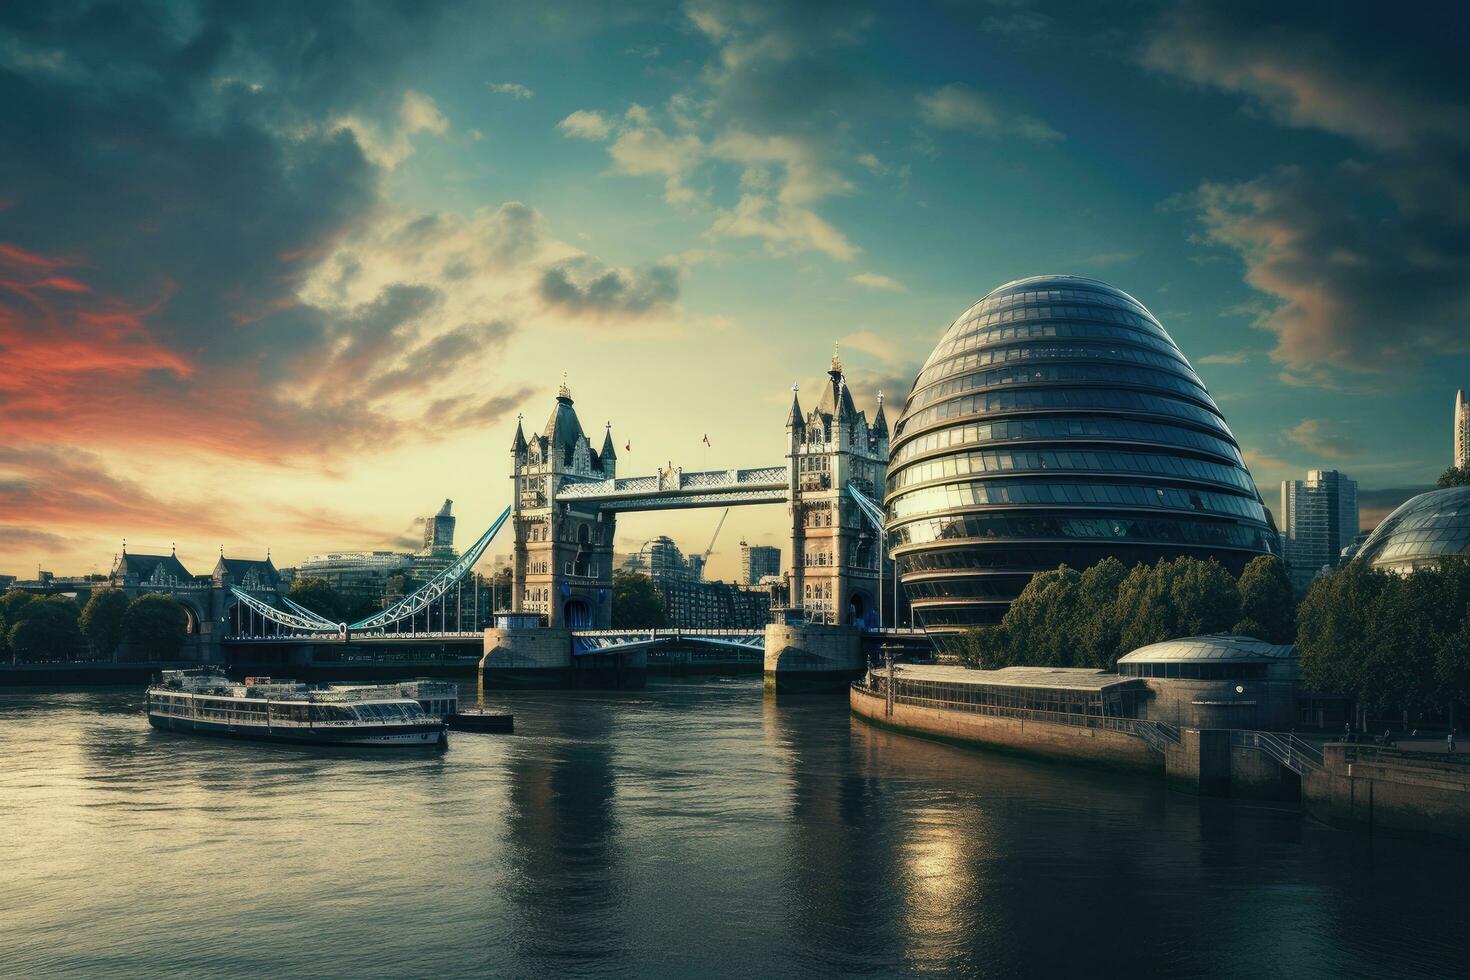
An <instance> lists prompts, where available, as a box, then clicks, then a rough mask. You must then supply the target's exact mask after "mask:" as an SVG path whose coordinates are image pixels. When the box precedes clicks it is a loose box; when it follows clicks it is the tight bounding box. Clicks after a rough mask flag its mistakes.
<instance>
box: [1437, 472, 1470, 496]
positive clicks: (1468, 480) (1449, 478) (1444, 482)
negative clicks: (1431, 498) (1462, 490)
mask: <svg viewBox="0 0 1470 980" xmlns="http://www.w3.org/2000/svg"><path fill="white" fill-rule="evenodd" d="M1438 486H1439V488H1440V489H1441V490H1443V489H1444V488H1446V487H1464V486H1470V466H1451V467H1450V468H1449V469H1447V470H1445V471H1444V472H1443V473H1441V474H1440V475H1439V481H1438Z"/></svg>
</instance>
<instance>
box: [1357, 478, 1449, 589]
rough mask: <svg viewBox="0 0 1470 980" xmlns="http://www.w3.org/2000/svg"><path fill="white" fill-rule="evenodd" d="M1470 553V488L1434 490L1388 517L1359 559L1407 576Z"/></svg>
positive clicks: (1375, 530)
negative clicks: (1443, 559)
mask: <svg viewBox="0 0 1470 980" xmlns="http://www.w3.org/2000/svg"><path fill="white" fill-rule="evenodd" d="M1466 551H1470V487H1449V488H1447V489H1444V490H1431V491H1429V492H1428V493H1421V494H1420V495H1419V496H1417V497H1412V498H1410V499H1409V500H1407V501H1405V502H1404V503H1402V504H1400V505H1399V506H1398V509H1397V510H1395V511H1394V512H1393V513H1392V514H1389V515H1388V516H1387V517H1385V518H1384V519H1383V521H1382V523H1380V524H1379V525H1378V526H1377V527H1376V528H1374V529H1373V533H1372V534H1370V535H1368V540H1366V541H1364V542H1363V546H1362V547H1361V548H1359V549H1358V554H1357V557H1358V558H1361V559H1363V560H1364V561H1367V562H1369V563H1371V564H1372V565H1373V567H1374V568H1382V569H1385V570H1387V571H1391V572H1399V573H1403V574H1407V573H1408V572H1412V571H1413V570H1414V569H1416V568H1423V567H1426V566H1432V565H1434V564H1435V563H1437V562H1438V561H1439V559H1441V558H1443V557H1445V556H1446V555H1458V554H1463V553H1465V552H1466Z"/></svg>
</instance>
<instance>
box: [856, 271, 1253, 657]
mask: <svg viewBox="0 0 1470 980" xmlns="http://www.w3.org/2000/svg"><path fill="white" fill-rule="evenodd" d="M884 504H885V507H886V510H887V515H886V523H887V527H888V535H889V537H888V540H889V542H890V547H891V549H892V553H893V556H894V558H895V560H896V561H897V563H898V567H899V572H900V575H901V576H902V581H903V585H904V589H905V591H906V592H907V594H908V597H909V599H910V601H911V603H912V606H913V609H914V612H915V614H916V617H917V620H918V623H919V625H922V626H924V627H925V628H926V629H927V630H928V632H929V634H930V636H932V637H933V638H934V641H935V644H936V645H937V646H939V647H940V648H941V649H942V648H944V647H945V646H946V644H947V642H948V638H949V637H952V636H954V635H955V634H957V633H959V632H961V631H963V630H965V629H967V628H969V627H971V626H975V625H979V624H984V623H995V622H999V621H1000V619H1001V618H1002V617H1003V616H1004V615H1005V612H1006V609H1007V608H1009V606H1010V603H1011V600H1012V599H1014V598H1015V597H1016V596H1017V595H1019V594H1020V593H1021V590H1022V589H1023V588H1025V586H1026V583H1027V582H1029V581H1030V580H1031V576H1032V575H1034V574H1035V573H1036V572H1039V571H1043V570H1045V569H1050V568H1055V567H1057V566H1058V565H1060V564H1063V563H1066V564H1068V565H1071V566H1072V567H1074V568H1086V567H1088V566H1090V565H1093V564H1095V563H1096V562H1098V561H1101V560H1102V559H1104V558H1107V557H1109V556H1114V557H1117V558H1119V559H1120V560H1122V561H1123V562H1124V563H1126V564H1130V565H1131V564H1135V563H1138V562H1149V563H1152V562H1154V561H1157V560H1159V559H1160V558H1176V557H1179V556H1181V555H1192V556H1194V557H1199V558H1215V559H1218V560H1219V561H1220V562H1221V564H1223V565H1225V566H1226V567H1227V568H1228V569H1230V570H1231V571H1232V572H1236V573H1238V572H1239V571H1240V570H1241V569H1242V568H1243V567H1244V566H1245V563H1246V562H1248V561H1249V560H1250V559H1251V558H1253V557H1255V556H1256V555H1259V554H1265V553H1276V552H1278V551H1279V545H1278V543H1277V536H1276V531H1275V529H1274V527H1273V526H1272V525H1271V522H1270V520H1269V518H1268V517H1267V515H1266V510H1265V507H1264V506H1263V505H1262V502H1261V499H1260V496H1259V495H1258V494H1257V492H1256V487H1255V483H1254V482H1253V481H1252V480H1251V475H1250V471H1249V470H1247V469H1246V465H1245V461H1244V460H1243V459H1242V458H1241V455H1240V447H1239V446H1238V444H1237V443H1236V441H1235V437H1234V436H1233V435H1232V434H1231V432H1230V428H1229V426H1227V425H1226V424H1225V419H1224V417H1223V416H1222V414H1221V412H1220V409H1219V407H1218V406H1217V405H1216V404H1215V402H1214V399H1212V398H1211V397H1210V394H1209V392H1208V391H1206V390H1205V386H1204V383H1203V382H1202V381H1200V379H1199V377H1198V376H1197V375H1196V374H1195V373H1194V369H1193V368H1192V367H1191V366H1190V364H1189V361H1188V360H1187V359H1186V358H1185V356H1184V354H1183V353H1182V352H1181V351H1180V350H1179V347H1178V346H1177V345H1176V344H1175V343H1174V341H1173V339H1172V338H1171V337H1170V336H1169V334H1168V332H1167V331H1165V330H1164V328H1163V326H1162V325H1161V324H1160V323H1159V321H1158V320H1157V319H1155V317H1154V316H1153V314H1152V313H1150V312H1149V311H1148V310H1147V309H1145V308H1144V306H1143V304H1142V303H1140V302H1138V300H1136V299H1134V298H1133V297H1132V296H1129V295H1128V294H1127V293H1125V292H1123V291H1122V290H1119V289H1114V288H1113V287H1112V286H1109V285H1108V284H1106V283H1103V282H1099V281H1098V280H1096V279H1084V278H1079V277H1076V276H1041V277H1035V278H1030V279H1019V280H1016V281H1015V282H1010V283H1006V284H1005V285H1004V286H1001V287H999V288H998V289H995V290H993V291H991V292H990V293H989V294H987V295H986V296H985V297H984V298H983V299H981V300H980V301H979V302H978V303H976V304H975V305H974V306H972V307H970V308H969V309H968V310H966V311H965V312H964V313H963V314H961V315H960V317H959V318H958V319H956V320H955V321H954V323H953V324H952V325H951V326H950V328H949V330H948V331H947V332H946V333H945V335H944V336H943V338H941V340H940V341H939V345H938V346H937V347H936V348H935V349H934V352H933V353H932V354H931V355H930V356H929V360H928V361H927V362H925V364H924V367H923V369H922V370H921V371H920V373H919V376H918V378H917V379H916V380H915V382H914V386H913V390H912V391H911V392H910V394H909V396H908V400H907V401H906V403H905V405H904V409H903V414H902V415H901V417H900V418H899V420H898V422H897V423H896V424H895V425H894V428H893V439H892V444H891V449H890V455H889V464H888V478H887V486H886V492H885V497H884Z"/></svg>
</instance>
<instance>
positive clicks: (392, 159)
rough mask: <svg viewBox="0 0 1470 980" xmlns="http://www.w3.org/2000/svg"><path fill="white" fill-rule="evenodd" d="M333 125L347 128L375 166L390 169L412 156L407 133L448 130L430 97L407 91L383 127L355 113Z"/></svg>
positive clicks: (445, 120) (436, 133) (435, 132)
mask: <svg viewBox="0 0 1470 980" xmlns="http://www.w3.org/2000/svg"><path fill="white" fill-rule="evenodd" d="M333 129H334V130H346V131H348V132H351V133H352V135H353V137H354V138H355V139H356V140H357V144H358V146H360V147H362V152H363V155H364V156H366V157H367V158H368V159H369V160H371V161H372V162H373V163H375V164H377V165H378V166H380V167H382V168H384V169H386V170H392V169H393V168H394V167H397V166H398V165H399V164H400V163H402V162H403V161H404V160H407V159H408V158H409V157H411V156H413V153H414V146H413V141H412V139H411V138H410V137H412V136H415V135H417V134H418V133H434V134H435V135H443V134H444V133H447V132H448V131H449V120H448V119H446V118H445V117H444V114H443V113H442V112H440V111H439V107H438V105H436V104H435V102H434V100H433V99H431V98H429V97H428V96H427V95H421V94H419V93H418V92H413V91H409V92H405V93H404V95H403V104H402V105H401V106H400V107H399V110H398V118H397V120H396V122H395V124H394V125H392V126H390V127H384V126H380V125H377V124H375V123H372V122H369V121H366V120H363V119H361V118H359V117H357V116H344V117H342V118H341V119H339V120H338V121H337V122H336V124H335V125H334V126H333Z"/></svg>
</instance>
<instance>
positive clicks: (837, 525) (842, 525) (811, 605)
mask: <svg viewBox="0 0 1470 980" xmlns="http://www.w3.org/2000/svg"><path fill="white" fill-rule="evenodd" d="M786 438H787V445H788V450H787V454H786V459H787V463H788V466H789V468H790V479H791V508H790V515H791V574H790V580H789V582H790V600H789V603H790V608H791V609H793V610H795V609H800V610H802V611H803V612H804V613H805V616H804V618H805V619H807V620H808V621H810V622H816V623H823V624H826V625H832V626H857V627H876V626H879V625H880V624H881V617H882V610H881V609H880V607H879V595H880V592H881V590H880V589H879V585H878V583H879V576H880V575H882V574H883V572H882V555H881V548H880V547H879V542H878V534H877V532H876V530H875V529H874V528H873V527H872V525H871V523H870V522H868V521H867V520H866V519H865V518H864V517H863V515H862V512H861V511H860V510H859V509H858V507H857V505H856V504H855V503H853V501H852V498H851V497H850V496H849V495H848V491H847V488H848V486H849V485H852V486H853V487H854V488H855V489H857V490H860V491H861V492H862V493H863V494H865V495H866V496H867V497H868V498H869V499H871V500H882V499H883V481H884V478H885V476H886V474H887V469H888V422H887V419H886V418H885V417H884V415H883V395H882V393H881V392H880V393H879V395H878V414H877V417H876V418H874V419H873V421H872V423H869V422H868V416H867V413H866V412H861V411H858V409H857V407H856V406H855V405H854V404H853V400H852V392H851V391H849V390H848V387H847V377H846V375H845V374H844V373H843V370H842V361H841V359H840V358H839V356H838V354H837V351H836V350H835V349H834V350H833V352H832V366H831V369H830V370H829V371H828V372H827V379H826V381H825V382H824V383H823V385H822V391H821V395H820V396H819V398H818V400H817V406H816V408H815V409H813V410H812V411H811V412H809V413H806V414H803V413H802V410H801V402H800V400H799V394H798V392H797V391H796V389H795V388H793V389H792V396H791V411H790V413H789V414H788V415H787V417H786Z"/></svg>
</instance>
